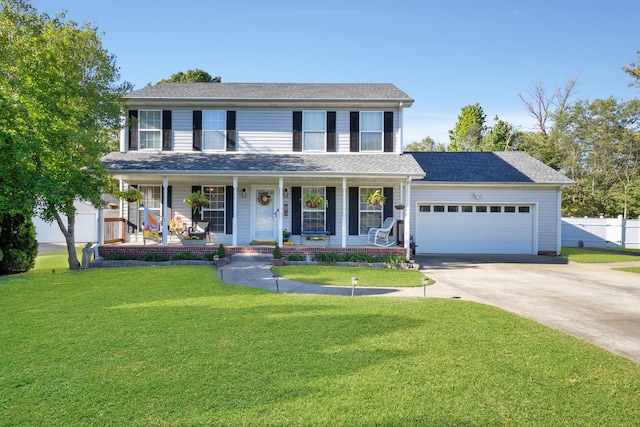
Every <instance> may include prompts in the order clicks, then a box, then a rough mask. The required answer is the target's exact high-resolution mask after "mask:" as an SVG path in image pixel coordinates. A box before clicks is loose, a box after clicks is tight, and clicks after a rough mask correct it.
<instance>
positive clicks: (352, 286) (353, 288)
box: [351, 277, 358, 296]
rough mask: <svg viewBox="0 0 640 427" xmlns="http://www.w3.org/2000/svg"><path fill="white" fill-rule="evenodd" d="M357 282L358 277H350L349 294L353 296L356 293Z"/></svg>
mask: <svg viewBox="0 0 640 427" xmlns="http://www.w3.org/2000/svg"><path fill="white" fill-rule="evenodd" d="M357 284H358V278H357V277H352V278H351V296H354V295H355V294H356V285H357Z"/></svg>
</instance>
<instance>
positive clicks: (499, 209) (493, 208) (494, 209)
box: [489, 206, 502, 213]
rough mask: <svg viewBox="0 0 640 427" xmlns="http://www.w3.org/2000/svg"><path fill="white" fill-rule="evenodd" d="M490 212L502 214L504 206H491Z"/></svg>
mask: <svg viewBox="0 0 640 427" xmlns="http://www.w3.org/2000/svg"><path fill="white" fill-rule="evenodd" d="M489 211H490V212H491V213H500V212H502V206H491V208H490V209H489Z"/></svg>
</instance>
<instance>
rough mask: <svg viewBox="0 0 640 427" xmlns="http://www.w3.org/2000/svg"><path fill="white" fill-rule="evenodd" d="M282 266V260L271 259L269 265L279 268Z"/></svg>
mask: <svg viewBox="0 0 640 427" xmlns="http://www.w3.org/2000/svg"><path fill="white" fill-rule="evenodd" d="M283 264H284V260H283V259H282V258H271V265H273V266H275V267H281V266H282V265H283Z"/></svg>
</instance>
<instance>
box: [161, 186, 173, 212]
mask: <svg viewBox="0 0 640 427" xmlns="http://www.w3.org/2000/svg"><path fill="white" fill-rule="evenodd" d="M167 199H168V200H167V202H166V203H167V207H168V208H169V209H171V186H170V185H168V186H167ZM164 203H165V201H164V191H163V192H162V204H163V205H164Z"/></svg>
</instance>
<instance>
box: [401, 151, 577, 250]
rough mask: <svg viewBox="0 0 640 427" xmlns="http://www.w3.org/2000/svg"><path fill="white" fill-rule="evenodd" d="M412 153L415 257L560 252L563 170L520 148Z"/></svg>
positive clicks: (412, 213) (412, 224)
mask: <svg viewBox="0 0 640 427" xmlns="http://www.w3.org/2000/svg"><path fill="white" fill-rule="evenodd" d="M410 154H411V155H413V156H414V158H415V159H416V161H417V162H418V164H420V166H421V167H422V169H423V170H424V171H425V177H424V178H423V179H422V180H418V181H413V182H412V183H411V201H412V206H411V212H410V215H411V217H410V218H411V222H410V224H411V235H413V236H414V241H415V244H416V249H415V251H416V253H417V254H539V253H550V254H557V253H560V244H561V236H560V232H561V211H562V209H561V207H562V197H561V196H562V189H563V188H564V187H565V186H567V185H572V184H573V181H571V180H570V179H568V178H567V177H565V176H564V175H562V174H561V173H559V172H557V171H555V170H554V169H552V168H550V167H548V166H546V165H545V164H543V163H542V162H540V161H538V160H536V159H534V158H533V157H531V156H529V155H528V154H526V153H523V152H494V153H487V152H458V153H436V152H421V153H418V152H414V153H410Z"/></svg>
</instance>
